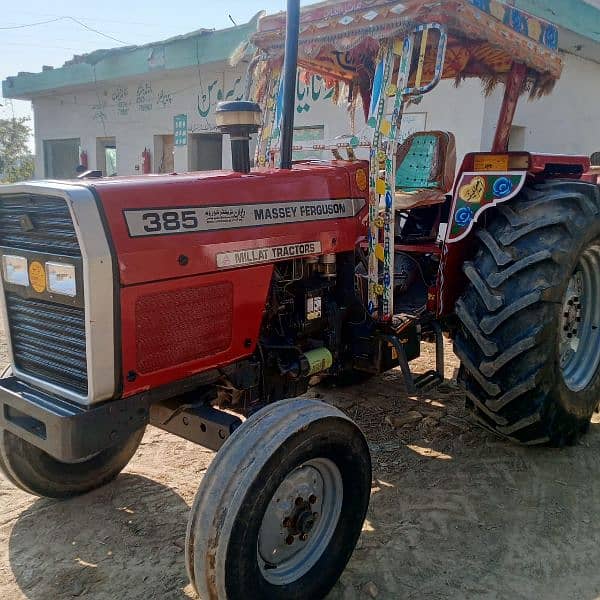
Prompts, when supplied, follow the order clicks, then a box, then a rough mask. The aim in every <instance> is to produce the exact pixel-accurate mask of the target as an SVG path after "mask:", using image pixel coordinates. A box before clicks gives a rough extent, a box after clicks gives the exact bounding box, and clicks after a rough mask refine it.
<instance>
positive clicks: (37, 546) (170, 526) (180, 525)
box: [9, 474, 189, 600]
mask: <svg viewBox="0 0 600 600" xmlns="http://www.w3.org/2000/svg"><path fill="white" fill-rule="evenodd" d="M188 512H189V507H188V506H187V504H186V503H185V502H184V501H183V499H182V498H181V497H180V496H179V495H177V494H176V493H174V492H173V491H172V490H171V489H169V488H168V487H165V486H164V485H161V484H160V483H157V482H155V481H151V480H149V479H146V478H145V477H140V476H138V475H128V474H123V475H121V476H120V477H119V478H118V479H117V480H116V481H115V482H114V483H112V484H110V485H108V486H106V487H104V488H102V489H100V490H97V491H95V492H92V493H90V494H87V495H85V496H82V497H80V498H75V499H72V500H67V501H63V502H56V501H51V500H46V499H41V500H37V501H36V502H35V503H34V504H33V505H31V507H30V508H28V509H27V510H25V511H24V512H23V513H21V515H20V516H19V518H18V519H17V521H16V523H15V525H14V527H13V530H12V534H11V537H10V542H9V552H10V564H11V567H12V571H13V574H14V576H15V578H16V580H17V583H18V585H19V587H20V588H21V590H22V592H23V594H25V596H26V597H27V598H30V599H31V600H50V599H59V598H73V597H79V596H82V597H89V598H94V599H96V598H98V599H103V598H107V599H108V598H110V599H111V600H112V599H116V598H128V599H129V598H176V597H181V596H182V595H183V592H182V589H183V588H184V587H185V586H186V585H187V584H188V581H187V575H186V572H185V566H184V557H183V548H184V540H185V527H186V522H187V517H188ZM49 563H50V564H51V565H52V566H51V568H47V566H48V564H49ZM49 575H50V576H49ZM117 582H118V583H117ZM116 589H120V590H121V591H122V593H121V594H119V595H118V596H115V590H116Z"/></svg>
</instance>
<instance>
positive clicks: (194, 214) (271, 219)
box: [123, 198, 365, 237]
mask: <svg viewBox="0 0 600 600" xmlns="http://www.w3.org/2000/svg"><path fill="white" fill-rule="evenodd" d="M364 206H365V200H364V199H363V198H343V199H340V200H334V199H327V200H297V201H293V202H268V203H267V202H265V203H261V204H234V205H229V206H189V207H187V206H186V207H176V208H175V207H174V208H143V209H126V210H124V211H123V214H124V216H125V221H126V223H127V228H128V230H129V235H130V236H131V237H142V236H149V235H169V234H174V233H194V232H204V231H219V230H223V229H237V228H239V227H259V226H263V225H284V224H286V223H304V222H308V221H323V220H330V219H346V218H349V217H355V216H356V215H357V214H358V213H359V212H360V211H361V210H362V208H363V207H364Z"/></svg>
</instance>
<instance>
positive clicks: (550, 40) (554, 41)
mask: <svg viewBox="0 0 600 600" xmlns="http://www.w3.org/2000/svg"><path fill="white" fill-rule="evenodd" d="M542 42H543V43H544V45H545V46H547V47H548V48H551V49H552V50H557V49H558V29H557V28H556V27H555V26H554V25H552V24H551V23H548V25H546V27H545V28H544V33H543V34H542Z"/></svg>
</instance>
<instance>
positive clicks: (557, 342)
mask: <svg viewBox="0 0 600 600" xmlns="http://www.w3.org/2000/svg"><path fill="white" fill-rule="evenodd" d="M477 236H478V238H479V242H480V243H479V250H478V252H477V254H476V256H475V259H474V260H473V261H472V262H467V263H465V265H464V272H465V274H466V276H467V278H468V280H469V284H468V286H467V288H466V289H465V292H464V294H463V296H462V298H461V299H460V300H459V301H458V302H457V305H456V314H457V316H458V319H459V322H460V324H459V329H458V332H457V335H456V340H455V351H456V353H457V355H458V356H459V358H460V359H461V363H462V367H461V372H460V377H461V380H462V382H463V384H464V386H465V388H466V395H467V404H468V405H469V406H470V408H471V409H472V411H473V414H474V416H475V417H476V418H477V419H478V420H479V421H480V422H481V423H482V424H483V425H485V426H486V427H487V428H489V429H492V430H493V431H494V432H496V433H498V434H500V435H501V436H503V437H506V438H509V439H512V440H515V441H517V442H520V443H525V444H550V445H554V446H564V445H570V444H574V443H575V442H576V441H577V439H578V438H579V436H580V435H581V434H582V433H583V432H585V431H586V430H587V428H588V427H589V422H590V418H591V416H592V414H593V412H594V410H595V409H596V407H597V405H598V401H599V400H600V190H599V189H598V188H597V187H596V186H592V185H589V184H586V183H581V182H573V181H553V182H548V183H545V184H540V185H536V186H534V187H531V188H526V189H524V190H523V191H522V192H521V193H520V194H519V195H518V196H517V197H516V198H514V199H513V200H512V201H511V202H510V203H508V204H506V205H504V206H500V207H499V208H497V209H495V212H494V213H493V214H492V215H490V216H488V219H487V225H486V226H485V227H482V228H481V229H480V230H479V231H478V232H477Z"/></svg>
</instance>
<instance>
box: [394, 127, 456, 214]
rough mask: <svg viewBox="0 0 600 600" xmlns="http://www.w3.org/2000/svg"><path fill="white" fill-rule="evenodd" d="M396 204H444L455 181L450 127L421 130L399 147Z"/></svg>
mask: <svg viewBox="0 0 600 600" xmlns="http://www.w3.org/2000/svg"><path fill="white" fill-rule="evenodd" d="M396 164H397V170H396V193H395V201H394V208H395V209H396V210H411V209H413V208H419V207H422V206H431V205H433V204H441V203H443V202H444V201H445V200H446V194H447V193H448V192H450V190H451V189H452V186H453V185H454V175H455V172H456V141H455V139H454V135H453V134H452V133H450V132H447V131H419V132H417V133H413V134H412V135H411V136H409V137H408V138H407V139H406V140H405V142H404V143H403V144H402V145H401V146H400V147H399V148H398V153H397V158H396Z"/></svg>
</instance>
